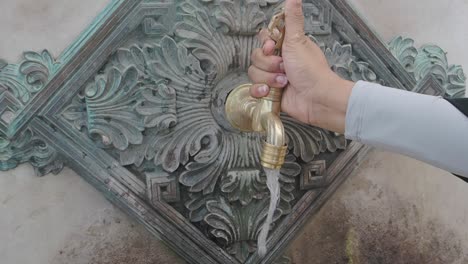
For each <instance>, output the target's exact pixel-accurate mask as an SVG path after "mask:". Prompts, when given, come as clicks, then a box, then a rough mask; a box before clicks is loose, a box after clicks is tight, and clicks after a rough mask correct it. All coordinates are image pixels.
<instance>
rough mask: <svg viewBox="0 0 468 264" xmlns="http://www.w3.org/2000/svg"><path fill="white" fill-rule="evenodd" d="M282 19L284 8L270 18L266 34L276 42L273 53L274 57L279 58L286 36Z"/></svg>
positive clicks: (283, 17)
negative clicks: (274, 52)
mask: <svg viewBox="0 0 468 264" xmlns="http://www.w3.org/2000/svg"><path fill="white" fill-rule="evenodd" d="M284 19H285V13H284V8H281V11H280V12H278V13H276V14H275V15H274V16H273V17H272V18H271V20H270V24H269V25H268V34H269V36H270V38H271V39H273V40H274V41H275V42H276V46H275V51H276V55H279V56H281V48H282V47H283V42H284V37H285V34H286V24H285V20H284Z"/></svg>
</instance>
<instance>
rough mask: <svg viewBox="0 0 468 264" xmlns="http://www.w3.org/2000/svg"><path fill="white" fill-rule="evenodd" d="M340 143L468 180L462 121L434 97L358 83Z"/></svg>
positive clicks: (466, 123) (467, 121) (467, 139)
mask: <svg viewBox="0 0 468 264" xmlns="http://www.w3.org/2000/svg"><path fill="white" fill-rule="evenodd" d="M345 131H346V132H345V135H346V138H348V139H351V140H355V141H359V142H362V143H364V144H367V145H371V146H374V147H378V148H382V149H385V150H388V151H392V152H396V153H400V154H403V155H406V156H410V157H413V158H415V159H418V160H421V161H424V162H427V163H429V164H432V165H434V166H437V167H439V168H442V169H445V170H448V171H450V172H452V173H457V174H460V175H463V176H468V118H467V117H466V116H465V115H464V114H463V113H461V112H460V111H459V110H458V109H456V108H455V107H453V106H452V105H451V104H450V103H449V102H447V101H446V100H444V99H443V98H440V97H434V96H427V95H421V94H416V93H411V92H407V91H402V90H397V89H392V88H388V87H383V86H380V85H377V84H371V83H367V82H358V83H356V85H355V86H354V88H353V91H352V93H351V96H350V97H349V102H348V105H347V112H346V119H345Z"/></svg>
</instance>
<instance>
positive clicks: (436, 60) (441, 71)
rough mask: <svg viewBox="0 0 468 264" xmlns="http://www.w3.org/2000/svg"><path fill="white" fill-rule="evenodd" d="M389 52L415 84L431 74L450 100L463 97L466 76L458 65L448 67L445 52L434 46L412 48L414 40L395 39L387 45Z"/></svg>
mask: <svg viewBox="0 0 468 264" xmlns="http://www.w3.org/2000/svg"><path fill="white" fill-rule="evenodd" d="M388 46H389V50H390V52H391V53H392V54H393V55H394V56H395V58H397V60H398V61H399V62H400V64H402V65H403V66H404V67H405V69H406V70H407V71H408V72H409V73H411V74H412V75H413V76H414V78H415V79H416V81H417V82H421V81H424V80H425V78H426V76H427V75H428V74H432V75H433V76H434V77H435V78H436V79H437V80H438V81H439V83H440V84H441V85H442V87H443V88H444V90H445V93H446V95H448V96H449V97H451V98H457V97H463V96H464V95H465V89H466V76H465V73H464V72H463V69H462V67H461V66H459V65H450V64H449V63H448V60H447V54H446V52H445V51H444V50H443V49H441V48H440V47H438V46H436V45H423V46H422V47H420V48H419V49H417V48H415V47H414V40H412V39H410V38H404V37H401V36H399V37H395V38H394V39H393V40H392V41H390V43H389V44H388Z"/></svg>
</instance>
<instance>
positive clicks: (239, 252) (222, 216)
mask: <svg viewBox="0 0 468 264" xmlns="http://www.w3.org/2000/svg"><path fill="white" fill-rule="evenodd" d="M206 206H207V210H208V214H207V215H206V216H205V222H206V223H207V224H208V225H209V226H210V233H211V234H212V235H213V236H214V237H216V238H217V239H219V240H220V241H222V243H223V244H225V245H226V246H228V249H227V250H228V252H230V253H231V254H233V255H234V256H235V257H236V258H237V259H238V260H239V261H241V262H244V261H245V260H246V259H247V257H248V256H249V255H250V253H252V252H254V251H255V241H256V239H257V236H258V234H259V233H260V230H261V227H262V223H263V222H264V220H265V217H266V214H267V210H268V200H267V199H263V200H257V201H255V202H252V203H250V204H248V205H247V206H242V207H237V206H233V205H232V204H230V203H229V202H227V201H226V200H225V199H224V198H219V199H217V200H210V201H208V202H207V203H206ZM280 216H281V213H280V212H279V211H278V210H277V211H276V212H275V215H274V219H273V222H275V221H277V220H278V219H279V217H280Z"/></svg>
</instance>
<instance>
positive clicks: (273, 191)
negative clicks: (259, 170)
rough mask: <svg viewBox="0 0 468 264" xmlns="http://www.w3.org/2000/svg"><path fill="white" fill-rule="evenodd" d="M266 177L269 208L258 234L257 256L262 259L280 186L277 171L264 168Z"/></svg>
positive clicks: (278, 172)
mask: <svg viewBox="0 0 468 264" xmlns="http://www.w3.org/2000/svg"><path fill="white" fill-rule="evenodd" d="M265 173H266V177H267V186H268V189H269V190H270V206H269V207H268V214H267V218H266V220H265V222H264V223H263V226H262V229H261V231H260V234H259V235H258V241H257V242H258V243H257V244H258V245H257V246H258V254H259V255H260V256H261V257H263V256H265V254H266V251H267V249H266V240H267V237H268V232H269V231H270V226H271V224H272V222H273V215H274V214H275V210H276V207H277V206H278V202H279V198H280V184H279V175H280V171H279V170H272V169H267V168H265Z"/></svg>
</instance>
